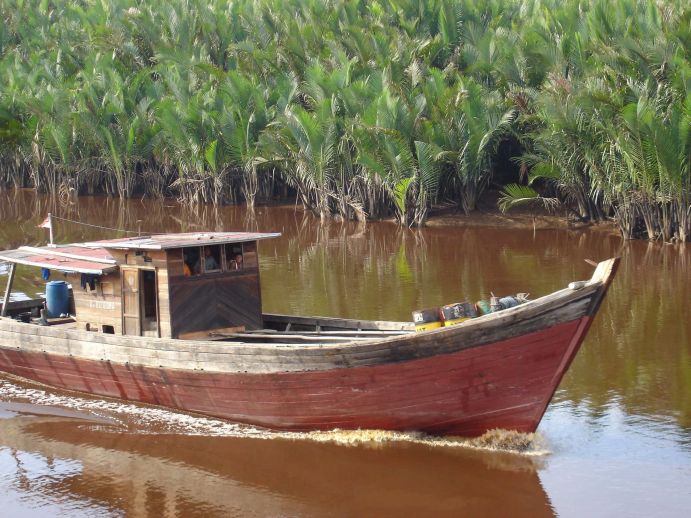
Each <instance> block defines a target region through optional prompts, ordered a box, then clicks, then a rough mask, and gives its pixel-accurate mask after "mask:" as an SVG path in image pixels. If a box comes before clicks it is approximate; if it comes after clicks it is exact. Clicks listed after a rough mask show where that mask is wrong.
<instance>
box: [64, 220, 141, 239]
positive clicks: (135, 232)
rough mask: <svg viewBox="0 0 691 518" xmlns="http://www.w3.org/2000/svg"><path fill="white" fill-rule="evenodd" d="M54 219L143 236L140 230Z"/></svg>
mask: <svg viewBox="0 0 691 518" xmlns="http://www.w3.org/2000/svg"><path fill="white" fill-rule="evenodd" d="M52 218H53V219H59V220H60V221H66V222H68V223H76V224H77V225H84V226H85V227H92V228H100V229H103V230H115V231H116V232H126V233H128V234H141V232H140V231H138V230H125V229H123V228H113V227H104V226H103V225H92V224H91V223H84V222H82V221H76V220H73V219H67V218H61V217H59V216H52ZM147 234H149V235H150V234H151V232H147Z"/></svg>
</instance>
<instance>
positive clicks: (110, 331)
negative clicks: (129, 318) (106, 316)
mask: <svg viewBox="0 0 691 518" xmlns="http://www.w3.org/2000/svg"><path fill="white" fill-rule="evenodd" d="M101 329H103V332H104V333H105V334H107V335H114V334H115V328H114V327H113V326H101Z"/></svg>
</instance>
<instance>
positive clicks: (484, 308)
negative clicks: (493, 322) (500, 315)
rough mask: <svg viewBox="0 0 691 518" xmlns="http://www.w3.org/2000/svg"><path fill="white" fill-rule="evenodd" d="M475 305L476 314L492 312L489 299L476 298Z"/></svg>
mask: <svg viewBox="0 0 691 518" xmlns="http://www.w3.org/2000/svg"><path fill="white" fill-rule="evenodd" d="M475 307H476V308H477V313H478V315H480V316H482V315H489V314H490V313H491V312H492V308H491V307H490V305H489V301H487V300H478V301H477V302H476V303H475Z"/></svg>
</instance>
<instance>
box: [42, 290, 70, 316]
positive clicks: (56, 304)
mask: <svg viewBox="0 0 691 518" xmlns="http://www.w3.org/2000/svg"><path fill="white" fill-rule="evenodd" d="M46 308H47V309H48V318H56V317H59V316H60V315H62V314H63V313H69V311H70V291H69V288H68V286H67V283H66V282H65V281H51V282H49V283H48V284H46Z"/></svg>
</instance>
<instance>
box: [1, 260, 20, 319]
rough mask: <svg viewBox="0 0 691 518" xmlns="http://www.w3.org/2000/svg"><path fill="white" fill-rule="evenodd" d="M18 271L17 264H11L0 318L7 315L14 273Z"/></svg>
mask: <svg viewBox="0 0 691 518" xmlns="http://www.w3.org/2000/svg"><path fill="white" fill-rule="evenodd" d="M16 269H17V265H16V264H15V263H10V273H9V275H8V276H7V288H6V289H5V298H4V299H3V300H2V311H0V317H4V316H6V315H7V306H9V302H10V293H11V292H12V283H13V282H14V272H15V271H16Z"/></svg>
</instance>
